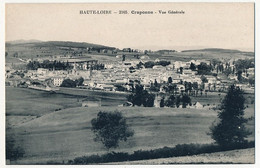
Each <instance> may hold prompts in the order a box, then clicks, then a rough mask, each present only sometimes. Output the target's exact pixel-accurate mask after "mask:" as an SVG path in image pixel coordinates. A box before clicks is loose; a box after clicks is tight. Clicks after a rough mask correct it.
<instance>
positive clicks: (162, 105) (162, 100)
mask: <svg viewBox="0 0 260 168" xmlns="http://www.w3.org/2000/svg"><path fill="white" fill-rule="evenodd" d="M160 107H164V97H163V98H162V99H161V101H160Z"/></svg>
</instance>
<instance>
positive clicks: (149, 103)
mask: <svg viewBox="0 0 260 168" xmlns="http://www.w3.org/2000/svg"><path fill="white" fill-rule="evenodd" d="M154 99H155V95H154V94H150V93H148V92H147V91H146V90H144V89H143V86H142V85H140V84H138V85H136V86H135V89H133V93H132V94H130V95H129V96H127V100H128V101H129V102H131V103H133V105H134V106H135V105H137V106H141V105H143V106H144V107H153V105H154Z"/></svg>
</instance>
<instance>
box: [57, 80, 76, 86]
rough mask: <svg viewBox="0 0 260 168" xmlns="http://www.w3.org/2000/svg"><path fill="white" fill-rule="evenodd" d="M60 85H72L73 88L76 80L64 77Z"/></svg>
mask: <svg viewBox="0 0 260 168" xmlns="http://www.w3.org/2000/svg"><path fill="white" fill-rule="evenodd" d="M60 87H72V88H74V87H76V82H75V81H74V80H71V79H65V80H64V81H63V82H62V83H61V85H60Z"/></svg>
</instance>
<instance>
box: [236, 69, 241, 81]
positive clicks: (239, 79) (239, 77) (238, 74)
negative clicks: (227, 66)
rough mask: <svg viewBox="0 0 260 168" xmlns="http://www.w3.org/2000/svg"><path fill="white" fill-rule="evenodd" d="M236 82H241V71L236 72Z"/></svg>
mask: <svg viewBox="0 0 260 168" xmlns="http://www.w3.org/2000/svg"><path fill="white" fill-rule="evenodd" d="M237 80H238V81H241V80H242V71H241V70H238V71H237Z"/></svg>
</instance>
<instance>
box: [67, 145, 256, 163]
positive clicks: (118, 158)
mask: <svg viewBox="0 0 260 168" xmlns="http://www.w3.org/2000/svg"><path fill="white" fill-rule="evenodd" d="M254 146H255V142H254V141H251V142H249V143H244V144H239V145H235V144H234V145H231V146H229V148H222V147H221V146H218V145H214V144H203V145H201V144H182V145H176V146H175V147H173V148H170V147H164V148H159V149H154V150H148V151H143V150H138V151H134V153H132V154H128V153H123V152H111V153H107V154H103V155H91V156H83V157H77V158H75V159H74V160H69V162H68V164H93V163H108V162H122V161H136V160H148V159H158V158H169V157H179V156H192V155H197V154H202V153H214V152H220V151H228V150H234V149H245V148H252V147H254Z"/></svg>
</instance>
